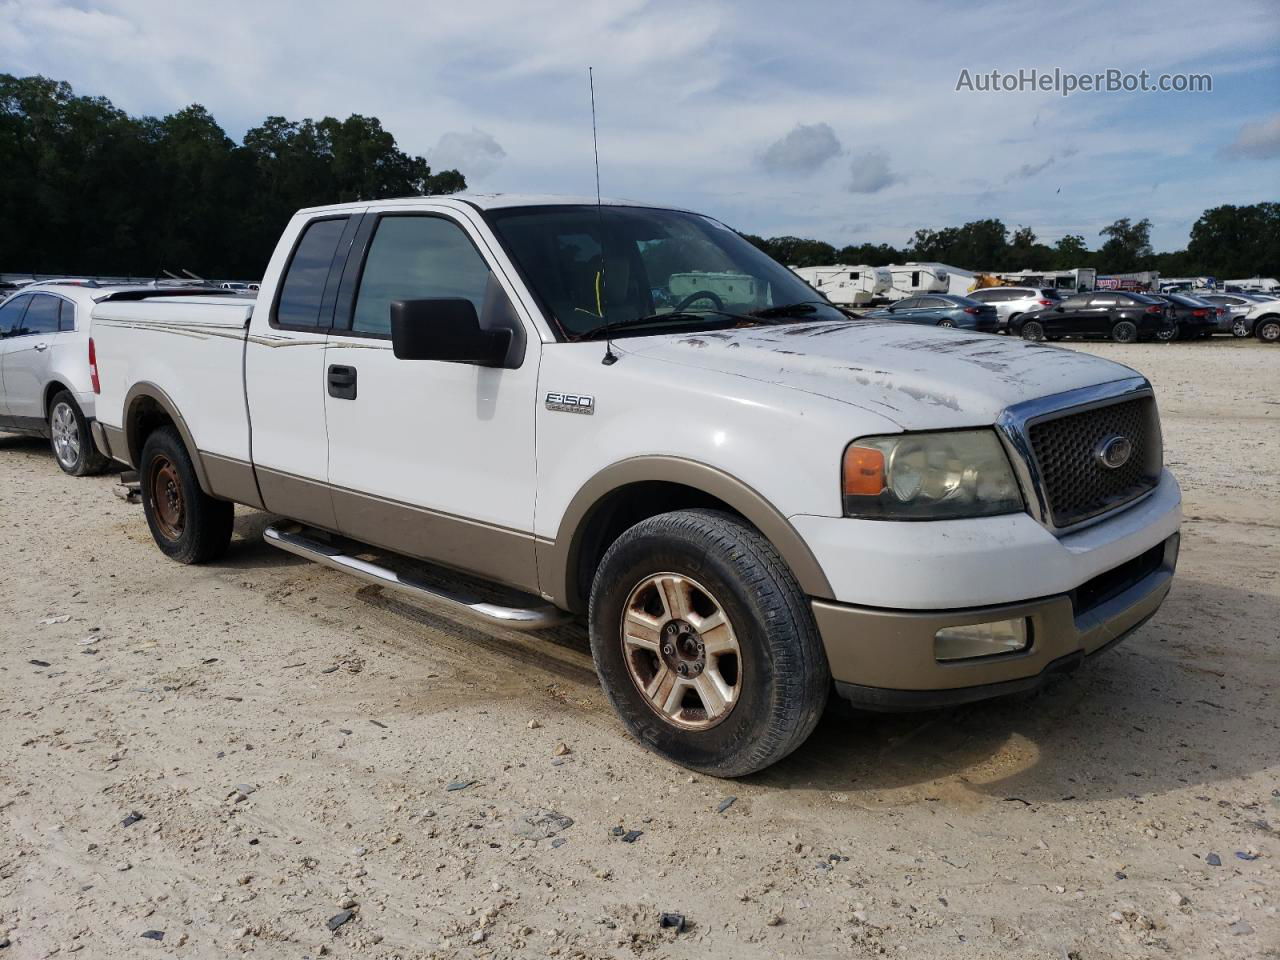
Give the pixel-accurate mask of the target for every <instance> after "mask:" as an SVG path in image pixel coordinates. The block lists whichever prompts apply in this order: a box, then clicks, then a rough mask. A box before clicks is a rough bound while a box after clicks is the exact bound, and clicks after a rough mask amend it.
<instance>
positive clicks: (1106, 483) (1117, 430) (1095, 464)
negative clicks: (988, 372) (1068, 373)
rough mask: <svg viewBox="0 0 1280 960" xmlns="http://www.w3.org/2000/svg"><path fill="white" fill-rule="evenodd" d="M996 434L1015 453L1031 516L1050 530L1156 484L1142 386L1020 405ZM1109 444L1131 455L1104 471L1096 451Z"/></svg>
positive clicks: (1154, 439)
mask: <svg viewBox="0 0 1280 960" xmlns="http://www.w3.org/2000/svg"><path fill="white" fill-rule="evenodd" d="M1073 401H1074V402H1073ZM1000 427H1001V429H1002V430H1003V432H1004V434H1005V436H1006V439H1007V440H1009V441H1010V443H1011V445H1012V446H1013V448H1014V449H1013V451H1011V452H1013V453H1015V454H1016V457H1015V466H1017V468H1018V473H1019V474H1020V477H1021V479H1022V481H1023V485H1024V487H1029V488H1030V490H1029V493H1030V494H1031V496H1029V498H1028V499H1029V501H1030V502H1031V507H1032V511H1031V512H1032V513H1033V514H1034V515H1036V516H1037V519H1039V520H1040V521H1041V522H1042V523H1044V524H1045V526H1047V527H1049V528H1051V529H1053V530H1055V531H1058V532H1061V531H1064V530H1068V529H1073V528H1075V527H1077V526H1079V525H1081V524H1084V523H1087V522H1088V521H1090V520H1094V519H1096V518H1099V517H1102V516H1103V515H1105V514H1107V513H1110V512H1111V511H1113V510H1117V509H1120V508H1121V507H1124V506H1126V505H1128V504H1130V503H1133V502H1134V501H1136V500H1138V499H1139V498H1141V497H1143V496H1145V495H1146V494H1147V493H1149V492H1150V491H1152V490H1153V489H1155V487H1156V485H1157V484H1158V483H1159V482H1160V472H1161V470H1162V469H1163V466H1164V452H1163V442H1162V440H1161V436H1160V419H1159V414H1158V413H1157V411H1156V402H1155V397H1154V396H1153V395H1152V393H1151V388H1150V385H1148V384H1147V383H1146V381H1145V380H1140V379H1139V380H1130V381H1121V382H1120V383H1115V384H1105V385H1102V386H1099V387H1088V388H1085V389H1084V390H1077V391H1072V392H1071V393H1069V394H1062V395H1059V396H1057V397H1047V398H1045V399H1043V400H1036V401H1031V402H1030V403H1026V404H1020V405H1019V406H1017V407H1013V408H1011V409H1010V410H1009V411H1008V412H1007V413H1006V415H1005V416H1004V417H1003V418H1002V419H1001V423H1000ZM1115 437H1122V438H1124V439H1125V440H1127V441H1128V442H1129V444H1130V445H1131V451H1130V454H1129V457H1128V459H1127V460H1126V461H1125V462H1124V463H1123V464H1121V465H1120V466H1110V467H1109V466H1107V465H1106V464H1105V463H1104V462H1103V458H1102V457H1101V456H1100V455H1099V452H1100V450H1101V449H1102V448H1103V447H1104V445H1106V444H1107V442H1108V441H1109V440H1111V439H1112V438H1115ZM1019 459H1021V461H1022V462H1021V463H1019V462H1018V460H1019Z"/></svg>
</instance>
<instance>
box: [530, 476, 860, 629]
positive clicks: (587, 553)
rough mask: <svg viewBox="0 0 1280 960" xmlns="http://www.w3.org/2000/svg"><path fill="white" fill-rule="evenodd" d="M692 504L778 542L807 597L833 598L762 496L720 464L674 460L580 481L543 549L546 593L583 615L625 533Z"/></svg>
mask: <svg viewBox="0 0 1280 960" xmlns="http://www.w3.org/2000/svg"><path fill="white" fill-rule="evenodd" d="M692 507H712V508H717V509H721V510H725V511H727V512H729V513H732V514H734V515H736V516H738V517H740V518H741V519H743V520H744V521H746V522H747V523H749V524H750V525H751V526H753V527H754V528H755V529H756V530H758V531H759V532H760V534H761V535H762V536H764V537H765V539H767V540H768V541H769V542H770V543H771V544H772V545H773V547H774V549H775V550H777V551H778V554H779V555H780V556H781V557H782V559H783V561H784V562H785V563H786V564H787V566H788V567H790V569H791V572H792V573H793V574H795V577H796V580H797V581H798V582H799V584H800V587H801V589H803V590H804V592H805V593H806V594H807V595H809V596H814V597H821V598H824V599H833V598H834V593H833V591H832V589H831V584H830V583H829V582H828V580H827V577H826V574H824V573H823V572H822V567H821V566H820V565H819V564H818V561H817V558H816V557H814V555H813V552H812V551H811V550H810V549H809V547H808V545H807V544H806V543H805V542H804V540H803V539H802V538H801V537H800V534H799V533H797V532H796V530H795V528H794V527H793V526H792V525H791V524H790V522H788V520H787V519H786V517H785V516H783V514H782V513H781V512H780V511H779V510H778V509H777V508H776V507H774V506H773V505H772V504H771V503H770V502H769V501H768V500H767V499H765V497H764V496H763V495H762V494H760V493H759V492H758V491H757V490H755V489H754V488H752V487H750V486H748V485H747V484H745V483H743V482H742V481H740V480H738V479H737V478H735V477H733V476H731V475H730V474H728V473H725V472H724V471H722V470H720V469H718V468H716V467H712V466H708V465H707V464H703V463H699V462H697V461H694V460H686V459H683V458H679V457H670V456H651V457H650V456H646V457H633V458H630V459H627V460H623V461H620V462H618V463H615V464H613V465H612V466H609V467H606V468H605V469H603V470H601V471H600V472H599V473H597V474H596V475H595V476H593V477H592V478H591V479H590V480H588V481H587V482H586V483H585V484H583V486H582V487H581V489H579V490H578V492H577V494H575V495H574V497H573V499H572V500H571V501H570V502H569V506H568V507H567V508H566V510H565V512H564V515H563V516H562V518H561V520H560V526H559V529H558V531H557V533H556V539H555V540H554V541H553V542H550V543H547V542H539V544H538V568H539V569H538V579H539V583H540V586H541V589H542V592H543V593H544V594H545V595H547V596H548V597H549V598H551V599H552V600H553V601H555V602H556V603H558V604H559V605H560V606H562V607H565V608H566V609H569V610H572V611H574V612H575V613H581V612H584V611H585V610H586V606H587V599H588V597H589V594H590V586H591V578H592V576H593V575H594V573H595V570H596V567H597V566H598V565H599V562H600V560H601V558H602V557H603V556H604V553H605V551H606V550H607V549H608V548H609V545H610V544H611V543H613V541H614V540H616V539H617V537H618V535H620V534H621V533H622V532H623V530H625V529H627V528H628V527H630V526H633V525H634V524H636V523H639V522H640V521H641V520H645V519H648V518H649V517H651V516H656V515H658V514H660V513H666V512H668V511H670V510H679V509H686V508H692Z"/></svg>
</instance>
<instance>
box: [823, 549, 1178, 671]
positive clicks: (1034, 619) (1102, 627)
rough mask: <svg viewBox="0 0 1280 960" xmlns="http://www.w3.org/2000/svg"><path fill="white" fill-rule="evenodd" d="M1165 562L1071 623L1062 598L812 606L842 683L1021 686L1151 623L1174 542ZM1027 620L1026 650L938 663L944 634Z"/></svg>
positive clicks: (1167, 581)
mask: <svg viewBox="0 0 1280 960" xmlns="http://www.w3.org/2000/svg"><path fill="white" fill-rule="evenodd" d="M1165 557H1166V559H1165V561H1164V563H1163V564H1162V565H1161V566H1160V567H1159V568H1158V569H1156V570H1155V571H1154V572H1152V573H1150V574H1148V575H1147V576H1145V577H1144V578H1143V579H1142V580H1140V581H1139V582H1137V583H1135V584H1134V585H1133V586H1131V587H1129V588H1128V589H1127V590H1125V591H1124V592H1123V593H1121V594H1120V595H1119V596H1116V597H1114V598H1112V599H1110V600H1107V601H1106V602H1104V603H1102V604H1100V605H1099V606H1098V607H1096V608H1095V609H1093V610H1089V611H1088V612H1086V613H1084V614H1081V615H1080V616H1078V617H1077V616H1076V615H1075V613H1074V609H1073V605H1072V602H1071V598H1070V597H1069V596H1067V595H1066V594H1063V595H1061V596H1056V597H1049V598H1046V599H1042V600H1033V601H1029V602H1027V603H1016V604H1007V605H1003V606H998V607H980V608H976V609H967V610H942V611H933V610H930V611H924V612H917V611H904V610H878V609H874V608H870V607H853V606H845V605H843V604H838V603H830V602H828V601H825V600H814V601H813V614H814V618H815V619H816V620H817V623H818V631H819V633H820V634H821V635H822V643H823V646H824V647H825V648H826V652H827V662H828V663H829V664H830V667H831V676H832V677H833V678H834V679H835V680H836V681H837V682H840V683H849V684H857V685H858V686H862V687H875V688H881V689H885V690H902V691H915V690H956V689H960V688H964V687H978V686H986V685H988V684H998V683H1008V682H1010V681H1017V680H1023V679H1025V678H1028V677H1034V676H1036V675H1038V674H1040V673H1041V672H1042V671H1043V670H1044V669H1045V668H1046V667H1048V666H1049V665H1050V664H1052V663H1053V662H1054V661H1057V660H1060V659H1061V658H1063V657H1069V656H1072V655H1074V654H1085V655H1088V654H1091V653H1094V652H1095V651H1097V650H1099V649H1101V648H1102V647H1105V646H1106V645H1107V644H1108V643H1110V642H1112V641H1113V640H1116V639H1118V638H1119V637H1121V636H1123V635H1124V634H1125V633H1126V632H1128V631H1129V630H1132V629H1133V628H1134V627H1136V626H1138V625H1139V624H1140V623H1142V621H1144V620H1145V619H1147V618H1148V617H1150V616H1151V615H1152V614H1153V613H1155V612H1156V610H1158V609H1159V607H1160V604H1161V603H1163V602H1164V598H1165V596H1166V595H1167V594H1168V592H1169V587H1170V585H1171V583H1172V581H1173V566H1174V564H1175V563H1176V560H1177V537H1176V536H1175V537H1172V538H1170V544H1169V545H1167V546H1166V553H1165ZM1017 618H1025V619H1026V620H1027V621H1028V623H1029V625H1030V628H1031V645H1030V647H1029V649H1027V650H1025V651H1022V652H1019V653H1011V654H1001V655H998V656H993V657H989V658H975V659H972V660H964V661H954V662H947V663H940V662H939V661H938V660H936V659H935V658H934V637H935V635H936V634H937V632H938V631H939V630H941V629H942V628H943V627H953V626H966V625H968V624H974V623H988V622H992V621H996V620H1013V619H1017Z"/></svg>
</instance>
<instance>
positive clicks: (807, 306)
mask: <svg viewBox="0 0 1280 960" xmlns="http://www.w3.org/2000/svg"><path fill="white" fill-rule="evenodd" d="M818 307H830V308H831V309H832V310H839V309H840V308H839V307H837V306H836V305H835V304H833V303H828V302H827V301H826V300H799V301H797V302H796V303H780V304H778V305H776V306H773V307H761V308H760V309H759V310H752V311H751V316H753V317H764V318H766V319H768V318H769V317H803V316H807V315H808V314H811V313H817V312H818Z"/></svg>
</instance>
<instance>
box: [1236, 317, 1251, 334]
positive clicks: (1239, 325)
mask: <svg viewBox="0 0 1280 960" xmlns="http://www.w3.org/2000/svg"><path fill="white" fill-rule="evenodd" d="M1252 332H1253V331H1251V330H1250V329H1249V325H1248V324H1247V323H1245V322H1244V321H1243V320H1236V321H1235V322H1233V323H1232V324H1231V335H1232V336H1233V337H1247V336H1248V335H1249V334H1250V333H1252Z"/></svg>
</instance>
